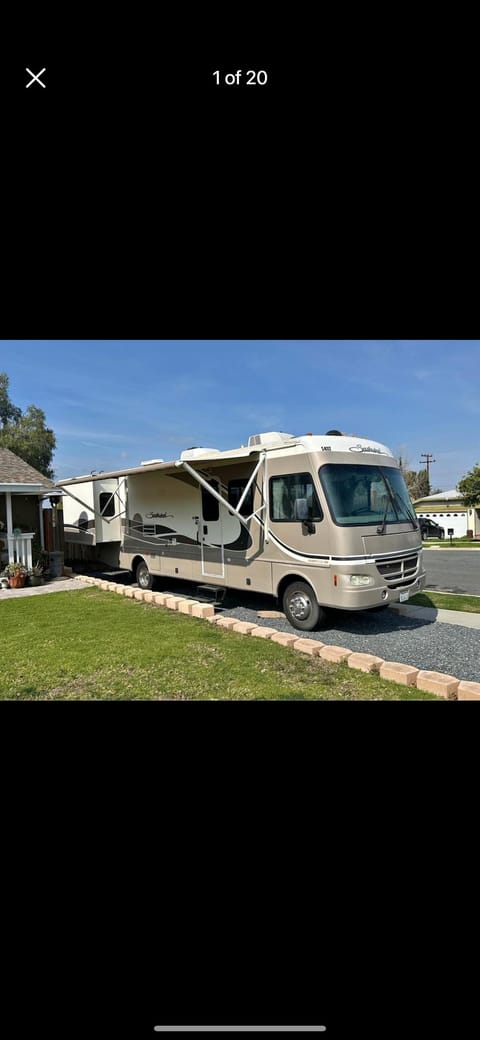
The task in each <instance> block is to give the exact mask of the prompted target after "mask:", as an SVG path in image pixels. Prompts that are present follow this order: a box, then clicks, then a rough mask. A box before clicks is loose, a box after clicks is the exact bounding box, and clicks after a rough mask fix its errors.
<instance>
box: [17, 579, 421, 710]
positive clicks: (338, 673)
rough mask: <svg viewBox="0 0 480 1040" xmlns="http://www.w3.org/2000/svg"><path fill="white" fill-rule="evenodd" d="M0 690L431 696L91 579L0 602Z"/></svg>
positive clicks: (33, 694)
mask: <svg viewBox="0 0 480 1040" xmlns="http://www.w3.org/2000/svg"><path fill="white" fill-rule="evenodd" d="M0 632H1V640H2V642H1V647H2V654H1V667H0V698H3V699H23V700H37V699H40V700H41V699H45V700H99V699H100V700H103V699H107V700H108V699H122V700H131V699H138V700H142V699H147V700H168V699H173V700H202V699H203V700H266V699H279V700H317V699H320V700H321V699H332V700H438V698H436V697H433V696H432V695H431V694H427V693H421V692H420V691H419V690H416V689H415V688H413V689H412V688H408V687H404V686H398V685H397V684H396V683H391V682H387V681H386V680H384V679H380V677H379V676H378V675H375V674H374V675H364V674H363V673H362V672H357V671H352V670H351V669H349V668H348V667H347V665H332V664H328V663H327V662H325V661H322V660H320V659H319V658H310V657H303V655H300V654H298V653H297V652H295V651H293V650H288V649H286V648H285V647H281V646H278V645H277V644H275V643H270V642H268V641H265V640H262V639H252V638H250V637H249V636H241V635H238V634H237V633H233V632H226V631H225V630H222V629H217V628H216V627H215V626H214V625H209V624H208V623H207V622H206V621H200V620H198V619H196V618H189V617H186V616H185V615H183V614H176V613H174V612H173V611H170V610H167V609H163V608H160V607H153V606H151V605H149V604H144V603H138V602H135V601H132V600H129V599H124V598H123V597H120V596H115V595H112V593H108V592H102V591H100V590H99V589H97V588H88V589H85V590H82V591H79V592H56V593H54V594H52V595H48V596H28V597H25V598H18V599H14V600H10V601H8V600H2V602H0Z"/></svg>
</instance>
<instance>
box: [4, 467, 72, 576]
mask: <svg viewBox="0 0 480 1040" xmlns="http://www.w3.org/2000/svg"><path fill="white" fill-rule="evenodd" d="M51 496H52V497H54V498H55V499H57V500H59V499H58V490H57V489H56V488H55V486H54V484H53V482H52V481H51V480H49V479H48V477H44V476H43V474H42V473H39V472H38V470H36V469H34V468H33V466H29V465H28V463H27V462H24V461H23V459H20V458H19V457H18V455H15V454H14V453H13V451H10V450H9V448H1V447H0V562H1V564H2V565H3V566H4V565H5V564H6V563H10V562H19V563H23V564H24V565H25V566H26V567H31V566H32V541H33V538H34V537H36V539H37V543H38V545H39V546H40V547H41V548H44V547H45V530H44V509H43V503H44V500H47V501H48V500H49V499H50V497H51ZM59 501H60V500H59ZM48 504H49V505H50V502H48Z"/></svg>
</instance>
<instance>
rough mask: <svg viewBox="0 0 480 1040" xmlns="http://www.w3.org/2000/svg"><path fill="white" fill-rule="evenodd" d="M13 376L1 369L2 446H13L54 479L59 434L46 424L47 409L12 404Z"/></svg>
mask: <svg viewBox="0 0 480 1040" xmlns="http://www.w3.org/2000/svg"><path fill="white" fill-rule="evenodd" d="M8 385H9V379H8V376H7V375H6V374H5V373H4V372H0V447H2V448H10V451H14V452H15V455H18V457H19V458H20V459H23V461H24V462H28V464H29V465H30V466H33V467H34V469H38V470H39V472H40V473H43V474H44V475H45V476H46V477H50V479H53V468H52V458H53V453H54V451H55V444H56V439H55V434H54V432H53V430H50V429H48V427H47V426H46V425H45V412H44V411H42V409H41V408H37V407H36V406H35V405H34V404H31V405H29V406H28V408H27V410H26V412H22V409H21V408H18V407H17V406H16V405H14V404H12V402H11V400H10V397H9V394H8Z"/></svg>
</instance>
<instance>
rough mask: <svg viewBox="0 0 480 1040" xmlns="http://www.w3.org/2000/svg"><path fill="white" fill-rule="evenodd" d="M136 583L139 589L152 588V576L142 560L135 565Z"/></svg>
mask: <svg viewBox="0 0 480 1040" xmlns="http://www.w3.org/2000/svg"><path fill="white" fill-rule="evenodd" d="M137 584H138V586H139V588H141V589H153V577H152V575H151V574H150V571H149V569H148V567H147V565H146V563H144V561H143V560H142V562H141V563H139V564H138V567H137Z"/></svg>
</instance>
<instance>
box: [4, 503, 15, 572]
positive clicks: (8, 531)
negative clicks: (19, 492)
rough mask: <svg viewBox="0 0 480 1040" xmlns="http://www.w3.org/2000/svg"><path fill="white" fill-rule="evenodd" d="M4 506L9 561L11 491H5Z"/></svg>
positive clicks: (11, 535)
mask: <svg viewBox="0 0 480 1040" xmlns="http://www.w3.org/2000/svg"><path fill="white" fill-rule="evenodd" d="M5 506H6V510H7V545H8V562H9V563H11V562H12V559H13V557H11V555H10V553H11V547H12V541H11V539H12V538H13V519H12V493H11V491H6V492H5Z"/></svg>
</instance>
